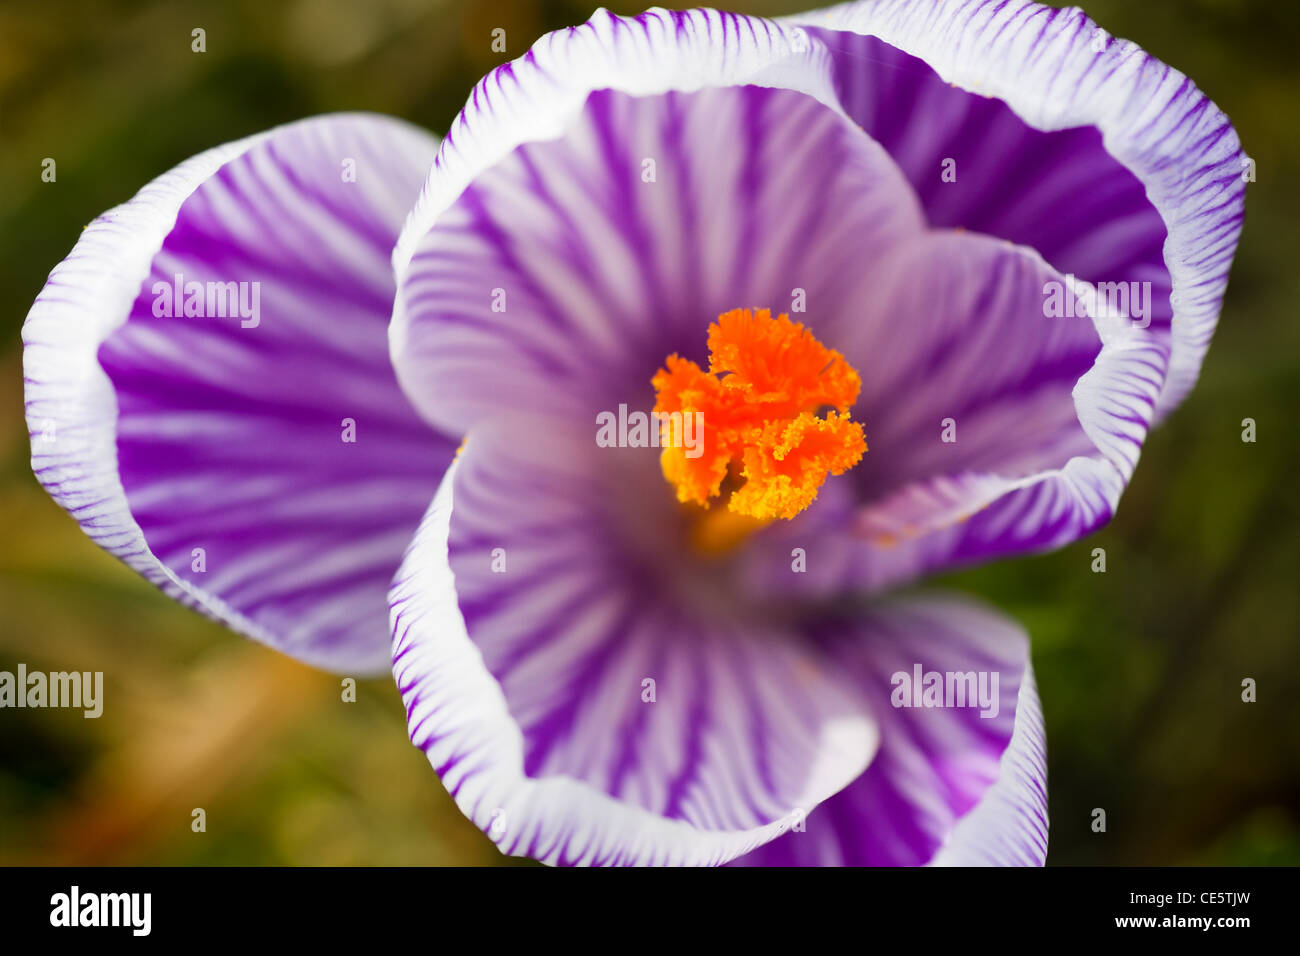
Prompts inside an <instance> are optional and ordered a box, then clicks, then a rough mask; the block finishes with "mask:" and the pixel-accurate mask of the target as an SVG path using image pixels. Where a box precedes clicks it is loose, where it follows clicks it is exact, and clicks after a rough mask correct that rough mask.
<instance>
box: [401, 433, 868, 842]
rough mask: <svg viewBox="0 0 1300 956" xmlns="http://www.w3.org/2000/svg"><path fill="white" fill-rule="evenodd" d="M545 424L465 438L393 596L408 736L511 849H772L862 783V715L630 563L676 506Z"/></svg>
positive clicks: (750, 636) (767, 635) (749, 635)
mask: <svg viewBox="0 0 1300 956" xmlns="http://www.w3.org/2000/svg"><path fill="white" fill-rule="evenodd" d="M541 425H542V423H536V424H534V425H533V426H532V427H523V426H522V423H515V424H514V425H512V426H511V427H509V428H501V429H498V428H496V427H488V428H485V429H483V430H478V431H475V432H474V434H473V435H472V436H471V437H470V439H469V442H468V445H467V447H466V450H465V451H464V452H463V453H462V455H461V457H460V458H459V460H458V461H457V463H456V464H455V465H454V466H453V468H452V470H451V471H450V472H449V473H448V476H447V478H446V479H445V480H444V482H443V485H442V488H441V489H440V491H439V492H438V496H437V498H436V500H435V502H434V504H433V506H432V508H431V510H430V511H429V513H428V515H427V516H426V518H425V522H424V524H423V525H422V526H421V528H420V531H419V533H418V535H417V536H416V539H415V541H414V543H413V544H412V546H411V549H410V551H409V553H408V554H407V557H406V560H405V562H404V564H403V566H402V570H401V572H400V573H399V575H398V578H397V580H396V582H395V584H394V588H393V593H392V597H391V600H392V607H393V615H392V624H393V633H394V644H393V656H394V674H395V676H396V679H397V683H398V687H399V689H400V691H401V693H402V696H403V700H404V701H405V703H406V707H407V714H408V722H409V728H410V732H411V738H412V740H413V741H414V742H415V743H416V745H417V746H419V747H421V748H422V749H423V750H424V751H425V752H426V753H427V755H428V757H429V760H430V762H431V763H432V764H433V767H434V769H435V770H437V772H438V773H439V774H440V775H441V777H442V780H443V783H444V784H445V785H446V786H447V788H448V790H449V791H450V792H451V793H452V795H453V797H454V798H455V800H456V802H457V804H458V805H459V806H460V808H461V810H462V811H463V812H464V813H465V814H466V815H467V816H468V817H469V818H470V819H471V820H473V821H474V822H475V823H476V824H477V825H478V826H480V827H481V828H482V829H483V830H484V831H485V832H486V833H487V834H488V835H489V836H490V837H491V838H492V839H493V840H495V841H496V842H497V844H498V845H499V846H500V847H501V849H502V851H503V852H506V853H512V854H520V855H525V856H530V857H535V858H537V859H540V860H543V861H545V862H548V863H557V864H595V865H601V864H674V865H687V864H708V863H719V862H724V861H726V860H728V859H731V858H732V857H734V856H736V855H738V854H740V853H743V852H745V851H746V850H748V849H750V848H752V847H754V846H756V845H758V844H760V843H762V842H764V841H766V840H769V839H772V838H773V837H775V836H777V835H778V834H779V833H781V832H782V831H783V830H784V829H786V828H787V827H788V826H789V825H790V824H791V822H792V821H793V820H795V819H800V818H802V816H803V815H804V814H806V813H807V812H808V811H809V810H810V809H811V808H812V807H813V806H816V805H817V804H818V803H819V802H820V801H822V800H824V799H826V798H827V797H829V796H830V795H831V794H833V793H835V792H836V791H838V790H839V789H840V788H842V787H843V786H844V785H845V784H847V783H848V782H849V781H851V780H853V779H854V778H855V777H856V776H857V775H858V774H859V773H861V771H862V770H863V769H865V767H866V766H867V764H868V763H869V761H870V759H871V756H872V754H873V752H874V750H875V745H876V729H875V725H874V722H873V720H872V719H871V717H870V711H869V705H868V703H867V701H866V700H865V699H864V698H863V696H862V695H861V693H860V690H859V688H857V687H856V686H855V685H854V683H853V682H852V681H851V680H849V679H846V677H845V675H843V674H842V673H840V672H838V670H837V669H836V668H834V667H831V666H828V664H829V663H830V661H829V660H828V659H826V658H824V657H823V656H822V655H821V654H820V653H819V652H818V650H817V649H816V648H815V647H812V646H811V645H809V644H807V643H806V642H801V641H798V640H796V634H795V632H793V631H792V630H790V629H789V628H787V627H784V626H783V625H782V624H781V623H780V622H779V621H778V620H776V619H773V618H769V617H766V616H764V615H762V614H760V613H757V612H756V611H751V612H749V613H746V610H745V609H744V608H743V607H737V606H734V605H729V604H728V603H726V602H725V601H724V602H719V601H718V600H717V593H716V592H714V591H713V590H712V587H711V584H710V582H708V581H707V580H706V579H705V578H704V577H702V576H700V575H695V574H690V575H686V574H681V575H678V574H674V571H675V570H676V568H677V566H676V564H675V563H674V562H673V560H672V555H656V554H655V553H653V551H642V550H638V545H639V544H644V543H645V542H646V540H647V539H646V538H644V537H642V536H638V535H637V534H635V533H634V532H633V533H629V530H630V528H632V527H634V525H635V523H636V522H637V521H638V520H639V521H641V522H658V521H661V520H663V518H664V512H663V511H662V510H661V509H662V508H671V507H672V502H671V500H670V499H671V495H668V494H665V493H663V489H662V488H659V489H658V490H659V491H660V494H659V496H657V497H656V496H655V495H653V493H652V494H651V495H650V496H649V497H646V496H645V495H644V494H643V489H641V488H640V487H638V486H637V483H636V481H635V479H633V480H631V481H629V480H627V479H628V477H629V473H630V472H629V462H628V461H627V459H628V458H629V457H633V456H635V454H636V452H634V451H630V450H619V449H612V450H611V449H596V448H594V447H593V446H592V444H591V440H590V435H589V434H586V433H582V434H579V433H570V432H566V431H565V430H564V429H562V428H556V427H551V426H548V427H545V428H543V427H541ZM598 465H599V467H597V466H598ZM634 472H635V469H632V470H631V473H634ZM660 485H662V483H660ZM638 512H640V513H638ZM665 559H666V560H665ZM710 601H712V602H713V603H712V605H711V606H710Z"/></svg>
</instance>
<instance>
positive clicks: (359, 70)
mask: <svg viewBox="0 0 1300 956" xmlns="http://www.w3.org/2000/svg"><path fill="white" fill-rule="evenodd" d="M1083 5H1084V7H1085V8H1086V9H1087V10H1088V11H1089V13H1090V14H1091V15H1092V16H1093V17H1094V18H1095V19H1097V20H1098V21H1099V22H1100V23H1101V24H1102V26H1104V27H1105V28H1106V29H1107V30H1109V31H1110V32H1111V33H1112V34H1114V35H1117V36H1124V37H1128V38H1130V39H1133V40H1136V41H1137V42H1138V43H1139V44H1141V45H1142V46H1143V47H1144V48H1145V49H1147V50H1148V51H1149V52H1151V53H1153V54H1154V55H1156V56H1159V57H1160V58H1162V59H1164V60H1165V61H1166V62H1169V63H1171V64H1173V65H1174V66H1176V67H1178V68H1179V69H1181V70H1183V71H1184V72H1186V73H1187V74H1189V75H1190V76H1191V77H1193V79H1195V81H1196V82H1197V83H1198V85H1200V86H1201V87H1202V89H1204V90H1206V91H1207V92H1208V93H1209V94H1210V95H1211V96H1212V97H1213V98H1214V99H1215V100H1216V102H1217V103H1218V104H1219V105H1220V106H1221V107H1223V108H1224V109H1225V110H1226V111H1227V113H1228V114H1229V116H1231V117H1232V119H1233V121H1234V123H1235V125H1236V127H1237V130H1238V132H1239V133H1240V135H1241V137H1242V139H1243V141H1244V142H1245V144H1246V148H1247V150H1248V152H1249V153H1250V155H1251V156H1253V157H1254V158H1255V159H1256V160H1257V162H1258V176H1259V181H1258V182H1257V183H1256V184H1255V185H1253V186H1252V187H1251V191H1250V195H1249V197H1248V215H1247V228H1246V232H1245V235H1244V238H1243V240H1242V245H1241V248H1240V251H1239V254H1238V257H1237V261H1236V265H1235V266H1234V270H1233V278H1232V285H1231V288H1230V290H1229V295H1228V300H1227V303H1226V305H1225V308H1224V314H1223V321H1222V324H1221V326H1220V331H1219V333H1218V335H1217V337H1216V340H1215V343H1214V346H1213V348H1212V349H1211V351H1210V354H1209V359H1208V361H1207V363H1206V367H1205V371H1204V374H1203V377H1202V380H1201V382H1200V384H1199V385H1198V387H1197V390H1196V391H1195V392H1194V393H1193V395H1192V397H1191V399H1190V400H1189V401H1188V403H1187V404H1186V405H1185V406H1184V407H1183V408H1182V409H1181V410H1180V411H1179V412H1178V414H1176V415H1175V416H1174V417H1173V418H1172V419H1171V420H1170V421H1169V422H1168V423H1167V424H1166V425H1165V426H1164V427H1162V428H1161V429H1160V430H1158V431H1157V432H1156V433H1154V434H1153V435H1152V436H1151V438H1150V440H1149V441H1148V444H1147V447H1146V451H1145V453H1144V455H1143V460H1142V462H1141V464H1140V466H1139V468H1138V471H1137V475H1136V478H1135V480H1134V482H1133V484H1132V486H1131V487H1130V489H1129V491H1128V493H1127V495H1126V497H1125V499H1124V501H1123V503H1122V505H1121V509H1120V512H1119V514H1118V516H1117V517H1116V519H1115V520H1114V521H1113V522H1112V523H1111V525H1110V526H1108V527H1107V528H1106V529H1104V530H1103V531H1102V532H1100V533H1099V534H1098V535H1096V536H1094V537H1093V538H1091V539H1089V540H1087V541H1083V542H1079V543H1078V544H1075V545H1073V546H1071V547H1070V548H1067V549H1065V550H1063V551H1061V552H1058V553H1056V554H1054V555H1049V556H1044V557H1037V558H1030V559H1023V560H1018V561H1014V562H1007V563H1003V564H999V565H995V566H989V567H985V568H980V569H976V570H972V571H968V572H964V573H961V574H956V575H951V576H949V578H948V579H947V580H946V581H944V582H942V583H945V584H947V585H949V586H953V587H957V588H960V589H963V590H967V591H970V592H972V593H974V594H978V595H980V596H982V597H984V598H986V599H987V600H990V601H992V602H993V603H995V604H998V605H999V606H1001V607H1002V608H1003V609H1005V610H1006V611H1007V613H1009V614H1012V615H1014V616H1015V617H1017V618H1018V619H1019V620H1021V621H1022V622H1023V623H1024V624H1025V626H1026V627H1027V628H1028V630H1029V631H1030V633H1031V634H1032V636H1033V639H1034V661H1035V668H1036V671H1037V675H1038V681H1039V686H1040V690H1041V693H1042V697H1043V701H1044V705H1045V708H1046V714H1047V721H1048V741H1049V747H1048V753H1049V760H1050V774H1051V776H1050V792H1051V814H1052V820H1053V827H1052V848H1051V861H1052V862H1054V863H1123V864H1166V863H1192V864H1211V863H1213V864H1228V863H1237V864H1257V863H1258V864H1277V863H1289V864H1295V863H1298V862H1300V720H1297V708H1296V701H1297V700H1300V687H1298V686H1297V684H1298V683H1300V668H1298V667H1297V663H1298V662H1300V650H1298V649H1297V643H1296V638H1297V627H1296V622H1297V621H1300V613H1298V612H1300V607H1298V606H1297V605H1298V604H1300V589H1298V588H1297V568H1300V534H1298V533H1297V525H1298V521H1297V508H1296V504H1295V496H1294V493H1293V489H1294V486H1295V480H1296V473H1297V465H1300V459H1298V456H1297V455H1296V453H1295V449H1296V447H1297V445H1296V434H1295V421H1294V419H1295V415H1296V411H1295V410H1296V409H1297V408H1298V407H1300V402H1298V401H1297V400H1298V399H1300V394H1298V392H1300V328H1298V326H1297V323H1296V321H1295V313H1296V303H1297V301H1300V267H1298V266H1297V252H1298V251H1300V250H1298V249H1297V243H1296V241H1295V227H1294V224H1295V223H1296V222H1297V221H1300V208H1298V206H1300V203H1298V202H1297V190H1296V188H1295V184H1296V183H1297V178H1298V177H1300V168H1298V163H1297V161H1298V159H1300V156H1298V155H1297V150H1296V145H1297V143H1296V137H1295V135H1294V129H1293V127H1294V115H1295V103H1296V102H1297V100H1298V94H1300V82H1297V80H1298V76H1297V72H1298V68H1297V57H1296V56H1295V51H1294V43H1295V39H1296V37H1297V36H1300V13H1298V12H1297V10H1298V9H1300V8H1297V6H1296V5H1294V4H1276V3H1273V2H1270V0H1257V2H1251V0H1145V2H1143V3H1132V2H1125V0H1108V2H1100V0H1099V2H1095V3H1094V2H1086V3H1084V4H1083ZM800 6H802V4H799V3H797V2H796V3H786V2H761V0H752V2H747V3H740V4H738V5H737V8H738V9H742V10H743V11H745V12H753V13H765V14H773V13H783V12H791V11H793V10H796V9H798V8H799V7H800ZM610 7H611V8H612V9H615V10H616V11H618V12H623V13H634V12H637V11H638V10H639V9H640V7H639V6H638V5H636V4H626V3H613V4H610ZM589 14H590V8H589V7H588V6H586V5H580V4H578V3H575V2H569V0H545V2H538V3H524V2H508V0H478V2H473V3H457V2H452V0H428V2H426V0H371V2H367V3H359V2H358V3H353V2H348V0H295V2H286V3H266V2H261V0H235V2H223V3H186V4H182V3H165V2H161V0H159V2H142V3H126V2H107V3H106V2H103V0H95V2H91V0H80V2H77V0H58V2H52V3H45V4H40V5H22V6H20V5H16V4H9V5H6V6H4V7H0V182H2V183H3V185H4V188H3V189H0V243H3V246H0V262H2V263H3V269H2V271H0V292H2V293H3V298H2V301H3V302H4V311H3V317H2V318H0V321H2V322H3V324H4V329H5V335H4V338H3V340H0V669H13V667H14V665H15V664H16V663H17V662H18V661H25V662H26V663H27V664H28V665H29V666H30V667H32V668H37V669H51V670H60V669H68V668H76V669H79V670H103V671H104V672H105V681H106V686H105V695H106V698H107V700H108V706H107V707H106V708H105V713H104V716H103V717H102V718H100V719H99V720H85V719H83V718H82V717H81V716H80V714H79V713H72V712H67V711H55V710H46V711H36V712H33V711H18V710H5V711H0V862H10V863H12V862H91V863H175V864H189V863H200V864H220V863H253V864H261V863H267V864H270V863H292V864H307V865H313V864H333V863H339V864H381V863H395V864H400V863H423V864H439V863H492V862H505V861H503V860H502V858H501V857H500V856H499V855H498V854H497V853H496V851H495V849H494V848H493V847H492V846H491V844H490V843H488V841H487V840H486V839H485V838H484V837H483V836H482V835H481V834H479V833H478V832H477V831H476V830H475V829H474V828H473V827H471V826H470V825H469V824H468V823H467V822H466V821H465V820H464V819H463V818H462V817H461V816H460V815H459V813H458V812H457V811H456V810H455V807H454V805H453V804H452V803H451V801H450V799H449V798H448V796H447V795H446V793H445V792H444V791H443V790H442V788H441V787H440V786H439V784H438V782H437V780H436V778H435V777H434V775H433V774H432V773H431V772H430V770H429V767H428V765H427V762H426V761H425V759H424V757H423V755H421V754H420V753H419V752H418V751H417V750H415V749H414V748H413V747H411V746H410V744H409V743H408V741H407V738H406V734H405V728H404V721H403V715H402V709H401V705H400V701H399V700H398V697H397V694H396V691H395V689H394V687H393V686H392V683H391V681H387V680H380V681H373V682H363V683H362V684H361V686H360V692H359V695H358V700H357V701H356V702H355V703H345V702H343V701H342V700H341V696H340V690H339V682H338V679H337V678H334V677H331V676H328V675H324V674H320V673H317V672H314V671H312V670H310V669H308V668H305V667H302V666H300V665H298V664H296V663H294V662H292V661H289V660H287V659H285V658H283V657H281V656H279V655H276V654H274V653H273V652H270V651H267V650H265V649H263V648H262V647H260V646H258V645H255V644H253V643H251V642H248V641H244V640H242V639H238V638H236V637H233V636H232V635H230V634H229V633H228V632H226V631H224V630H223V629H222V628H220V627H219V626H217V625H215V624H212V623H211V622H208V621H206V620H204V619H203V618H200V617H199V616H198V615H196V614H193V613H191V612H188V611H185V610H183V609H181V608H180V607H178V606H175V605H173V604H171V603H170V602H169V601H167V600H166V599H164V598H163V597H162V596H161V595H159V594H158V593H156V592H155V591H154V590H153V589H152V588H150V587H149V586H148V585H146V584H144V583H143V582H142V581H140V580H139V579H138V578H136V577H135V576H134V575H133V574H132V573H131V572H129V571H127V570H126V569H125V568H124V567H122V566H120V565H119V564H118V563H117V562H116V561H115V560H113V559H112V558H109V557H108V556H106V555H105V554H103V553H101V552H100V551H99V550H98V549H97V548H96V547H95V546H94V545H92V544H91V543H90V541H89V540H88V539H87V538H85V536H84V535H83V534H82V533H81V532H80V530H79V529H78V528H77V527H76V525H75V524H74V523H73V522H72V521H71V520H70V519H69V518H68V517H66V516H65V515H64V514H63V513H62V512H61V511H60V510H59V509H58V508H57V507H56V506H55V505H54V504H53V503H52V502H50V501H49V499H48V498H47V497H46V495H45V494H44V492H43V491H41V489H40V488H39V487H37V485H36V484H35V481H34V480H33V478H32V477H31V474H30V471H29V468H28V465H27V455H28V449H27V438H26V429H25V427H24V425H23V422H22V418H21V415H22V386H21V381H22V376H21V359H20V355H19V351H20V350H19V345H18V331H19V328H20V326H21V323H22V320H23V317H24V316H25V314H26V310H27V307H28V306H29V305H30V303H31V300H32V299H33V297H34V296H35V295H36V293H37V291H38V290H39V289H40V287H41V284H42V282H43V280H44V277H45V275H46V273H47V272H48V271H49V270H50V268H51V267H53V265H54V264H55V263H56V262H58V260H59V259H60V258H62V256H63V255H65V254H66V252H67V251H68V249H69V248H70V247H71V245H72V243H73V242H74V241H75V240H76V238H77V236H78V234H79V233H80V230H81V227H82V226H83V225H85V224H86V223H87V222H89V221H90V220H91V219H92V218H94V216H96V215H97V214H98V213H99V212H101V211H103V210H104V209H107V208H109V207H110V206H112V205H114V204H116V203H119V202H122V201H124V200H126V199H127V198H129V197H130V196H131V195H132V194H133V193H134V192H135V191H136V190H137V189H138V188H139V187H140V186H142V185H143V184H144V183H146V182H148V181H149V180H150V179H151V178H153V177H154V176H156V175H158V174H159V173H161V172H163V171H165V170H167V169H169V168H170V167H172V166H173V165H175V164H176V163H178V162H180V161H181V160H183V159H185V158H187V157H188V156H190V155H193V154H194V153H197V152H199V151H201V150H203V149H205V148H207V147H209V146H213V145H216V144H218V143H222V142H226V141H228V140H231V139H235V138H237V137H240V136H244V135H247V134H249V133H253V132H256V131H258V130H261V129H264V128H266V127H268V126H272V125H274V124H276V123H281V122H285V121H288V120H292V119H296V118H299V117H302V116H306V115H310V114H313V113H319V112H327V111H334V110H344V109H369V110H377V111H380V112H387V113H393V114H396V115H400V116H403V117H406V118H408V119H410V120H412V121H414V122H418V123H421V124H422V125H425V126H427V127H429V128H431V129H434V130H436V131H440V130H445V129H446V127H447V125H448V123H449V122H450V120H451V118H452V117H453V116H454V115H455V112H456V110H457V109H458V108H459V107H460V105H461V104H462V103H463V101H464V98H465V95H466V94H467V92H468V90H469V88H470V86H471V84H472V83H473V82H474V81H475V80H476V79H477V78H478V77H479V76H480V75H481V74H482V73H483V72H485V71H486V70H487V69H490V68H491V67H492V66H493V65H495V64H496V63H497V62H499V60H500V59H501V55H499V54H494V53H492V51H491V49H490V36H491V31H492V29H493V28H495V27H503V28H505V29H506V31H507V42H508V46H509V53H508V55H509V56H515V55H518V54H520V53H521V52H523V50H524V49H525V48H526V47H527V46H528V45H529V44H530V43H531V42H532V40H533V39H534V38H536V37H537V36H538V35H540V34H541V33H542V32H545V30H547V29H554V28H557V27H560V26H565V25H571V24H576V23H579V22H581V21H582V20H584V19H585V18H586V17H587V16H588V15H589ZM194 27H203V28H204V29H205V30H206V31H207V47H208V52H207V53H205V54H202V55H197V54H194V53H191V51H190V31H191V29H193V28H194ZM47 156H49V157H53V158H55V159H56V161H57V163H58V180H57V182H56V183H53V184H48V183H42V182H41V180H40V169H41V160H42V159H43V158H44V157H47ZM1248 416H1249V417H1253V418H1255V419H1256V420H1257V422H1258V423H1259V440H1258V442H1257V443H1256V444H1253V445H1249V444H1243V443H1242V442H1241V441H1240V437H1239V436H1240V421H1241V419H1242V418H1245V417H1248ZM1094 547H1104V548H1105V549H1106V551H1107V564H1108V570H1107V573H1106V574H1104V575H1103V574H1093V573H1091V572H1090V570H1089V565H1090V563H1091V551H1092V549H1093V548H1094ZM1243 677H1254V678H1255V679H1256V680H1257V681H1258V682H1259V702H1258V703H1256V704H1243V703H1242V702H1241V700H1240V684H1241V680H1242V678H1243ZM195 807H202V808H204V809H205V810H206V812H207V832H206V833H203V834H195V833H192V832H191V830H190V820H191V816H190V813H191V810H192V809H193V808H195ZM1094 807H1103V808H1105V809H1106V811H1107V816H1108V831H1107V832H1106V833H1105V834H1094V833H1092V832H1091V830H1090V827H1089V825H1090V822H1091V819H1092V816H1091V812H1092V808H1094Z"/></svg>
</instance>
